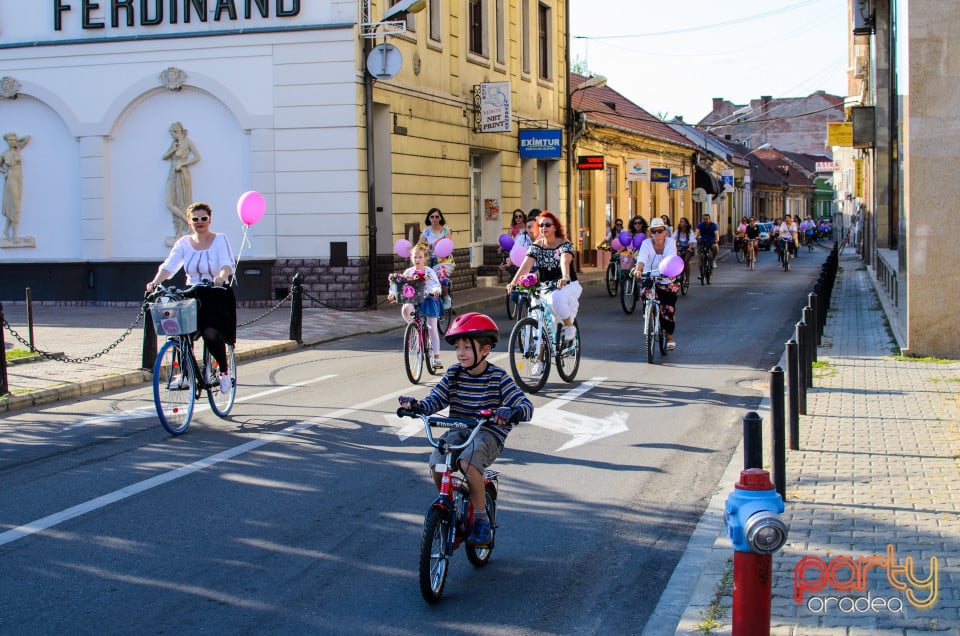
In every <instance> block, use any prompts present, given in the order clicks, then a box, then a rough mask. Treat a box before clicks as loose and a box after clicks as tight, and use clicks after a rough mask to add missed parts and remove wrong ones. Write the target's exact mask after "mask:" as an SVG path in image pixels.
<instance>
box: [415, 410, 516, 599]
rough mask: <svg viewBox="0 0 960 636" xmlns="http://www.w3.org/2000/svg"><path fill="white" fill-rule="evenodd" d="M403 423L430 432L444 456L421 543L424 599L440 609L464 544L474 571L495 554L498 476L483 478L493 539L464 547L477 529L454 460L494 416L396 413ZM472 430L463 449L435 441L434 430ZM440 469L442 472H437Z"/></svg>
mask: <svg viewBox="0 0 960 636" xmlns="http://www.w3.org/2000/svg"><path fill="white" fill-rule="evenodd" d="M397 415H399V416H400V417H419V418H420V419H421V420H422V421H423V427H424V429H426V432H427V441H429V442H430V445H431V446H433V447H434V448H436V449H437V450H439V451H440V452H441V453H443V455H444V460H445V462H444V466H443V479H442V481H441V482H440V494H439V495H438V496H437V498H436V499H435V500H434V502H433V503H432V504H430V508H429V509H428V510H427V515H426V517H425V518H424V520H423V537H422V538H421V540H420V564H419V572H420V593H421V594H422V595H423V598H424V600H426V601H427V602H428V603H430V604H431V605H432V604H434V603H438V602H439V601H440V597H441V596H442V595H443V587H444V585H445V584H446V582H447V570H448V567H449V565H450V558H451V557H452V556H453V553H454V552H455V551H456V550H457V548H459V547H460V545H461V544H464V545H465V547H466V551H467V560H468V561H470V563H472V564H473V566H474V567H478V568H481V567H483V566H485V565H486V564H487V563H489V562H490V556H491V555H492V554H493V541H494V538H495V537H496V532H497V488H498V485H499V483H498V477H499V475H500V473H499V472H497V471H495V470H489V469H488V470H486V471H485V472H484V475H483V483H484V490H485V491H486V492H485V495H486V500H487V515H488V516H489V517H490V528H491V531H492V533H493V534H492V535H491V538H490V543H488V544H486V545H482V546H480V545H478V546H473V545H466V544H465V541H466V539H467V537H468V536H470V530H471V528H472V527H473V505H472V504H471V503H470V487H469V486H468V485H467V480H466V479H461V478H460V477H458V476H456V475H454V474H453V473H454V467H453V462H454V455H455V454H456V451H459V450H463V449H464V448H466V447H467V446H469V445H470V444H471V443H472V442H473V440H474V438H475V437H476V436H477V433H478V432H479V431H480V427H481V425H482V424H483V423H484V422H487V421H490V418H491V417H492V416H493V413H492V412H491V411H483V412H482V413H481V417H482V419H480V420H463V419H457V418H451V417H440V416H436V415H424V414H422V413H418V412H416V411H413V410H411V409H398V410H397ZM434 426H436V427H438V428H452V429H463V430H470V435H469V437H467V439H466V440H465V441H464V442H463V443H462V444H448V443H447V442H446V440H443V439H436V438H434V436H433V432H432V431H431V427H434ZM438 468H439V467H438Z"/></svg>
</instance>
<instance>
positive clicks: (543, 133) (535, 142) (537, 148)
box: [519, 128, 563, 159]
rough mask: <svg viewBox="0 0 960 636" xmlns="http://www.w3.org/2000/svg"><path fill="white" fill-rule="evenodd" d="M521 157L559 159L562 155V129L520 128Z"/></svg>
mask: <svg viewBox="0 0 960 636" xmlns="http://www.w3.org/2000/svg"><path fill="white" fill-rule="evenodd" d="M519 141H520V158H521V159H559V158H560V157H562V156H563V131H562V130H560V129H559V128H547V129H544V128H521V129H520V133H519Z"/></svg>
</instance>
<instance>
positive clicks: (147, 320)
mask: <svg viewBox="0 0 960 636" xmlns="http://www.w3.org/2000/svg"><path fill="white" fill-rule="evenodd" d="M156 363H157V332H156V330H155V329H154V327H153V314H152V313H151V312H150V307H146V308H145V310H144V312H143V348H142V350H141V352H140V368H141V369H147V370H148V371H153V365H155V364H156Z"/></svg>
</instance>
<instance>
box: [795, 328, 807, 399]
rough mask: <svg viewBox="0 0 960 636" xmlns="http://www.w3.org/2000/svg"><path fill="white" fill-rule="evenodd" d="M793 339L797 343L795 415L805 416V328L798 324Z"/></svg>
mask: <svg viewBox="0 0 960 636" xmlns="http://www.w3.org/2000/svg"><path fill="white" fill-rule="evenodd" d="M793 339H794V340H796V341H797V413H799V414H800V415H806V414H807V376H806V373H807V360H806V357H807V326H806V325H805V324H804V323H803V322H798V323H797V325H796V327H794V334H793Z"/></svg>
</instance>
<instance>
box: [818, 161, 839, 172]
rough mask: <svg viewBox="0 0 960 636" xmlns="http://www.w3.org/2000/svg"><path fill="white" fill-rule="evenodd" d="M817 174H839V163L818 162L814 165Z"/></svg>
mask: <svg viewBox="0 0 960 636" xmlns="http://www.w3.org/2000/svg"><path fill="white" fill-rule="evenodd" d="M816 171H817V172H839V171H840V162H839V161H818V162H817V165H816Z"/></svg>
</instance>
